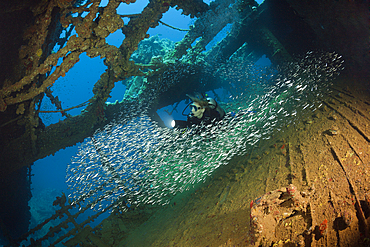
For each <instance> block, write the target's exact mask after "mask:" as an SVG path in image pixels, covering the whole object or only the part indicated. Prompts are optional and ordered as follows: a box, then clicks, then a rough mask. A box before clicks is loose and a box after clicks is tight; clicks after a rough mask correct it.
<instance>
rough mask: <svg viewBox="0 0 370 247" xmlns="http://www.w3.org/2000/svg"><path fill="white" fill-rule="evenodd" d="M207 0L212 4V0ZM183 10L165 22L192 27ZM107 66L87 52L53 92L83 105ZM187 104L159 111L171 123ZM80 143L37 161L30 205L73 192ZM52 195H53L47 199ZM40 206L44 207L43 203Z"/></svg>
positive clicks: (48, 118)
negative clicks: (69, 177) (70, 176)
mask: <svg viewBox="0 0 370 247" xmlns="http://www.w3.org/2000/svg"><path fill="white" fill-rule="evenodd" d="M106 2H107V0H106V1H103V2H102V6H104V5H105V4H106ZM204 2H206V3H209V0H208V1H204ZM257 2H262V1H257ZM147 3H148V1H145V0H138V1H137V2H136V3H135V4H130V5H124V4H122V5H121V7H120V8H119V9H118V13H119V14H136V13H139V12H141V11H142V9H143V8H144V7H145V6H146V5H147ZM180 13H181V12H180V11H177V10H175V9H173V8H171V9H170V11H168V12H167V13H165V14H164V16H163V18H162V21H163V22H165V23H167V24H169V25H172V26H175V27H178V28H183V29H188V28H189V26H190V25H192V23H193V22H194V20H192V19H190V17H189V16H184V15H181V14H180ZM124 21H125V23H127V20H124ZM229 28H230V27H229V26H228V27H226V29H225V30H222V32H220V34H219V35H218V36H217V37H216V38H215V39H214V40H213V41H212V42H211V43H212V44H215V43H216V42H218V41H220V40H221V39H222V38H223V37H224V36H225V35H226V32H227V31H228V29H229ZM72 34H73V33H72ZM149 34H150V36H154V35H159V37H160V38H168V39H170V40H172V41H174V42H177V41H180V40H181V39H182V38H183V37H184V35H185V34H186V32H181V31H177V30H173V29H171V28H169V27H166V26H164V25H162V24H160V25H159V26H158V27H156V28H155V29H150V30H149ZM123 39H124V36H123V34H122V33H121V32H120V31H118V32H116V33H113V34H111V35H109V36H108V37H107V38H106V41H107V43H109V44H111V45H115V46H119V45H120V44H121V43H122V40H123ZM269 64H270V62H269V60H268V59H267V58H266V57H262V58H261V59H260V60H259V61H258V62H257V64H256V65H259V66H265V65H269ZM105 69H106V67H105V66H104V64H103V62H102V60H101V59H100V58H99V57H97V58H93V59H91V58H89V57H87V56H86V55H85V54H82V55H81V56H80V61H79V62H78V63H77V64H76V65H75V66H74V67H73V68H72V69H71V70H70V71H69V72H68V73H67V74H66V76H65V77H61V78H60V79H58V81H56V83H55V84H54V86H53V88H52V90H53V92H54V93H53V94H54V95H55V96H56V95H57V96H58V97H59V99H60V100H61V102H62V107H63V108H64V109H66V108H69V107H73V106H76V105H79V104H81V103H83V102H85V101H87V100H88V99H90V98H91V97H92V96H93V93H92V88H93V86H94V84H95V82H96V81H98V80H99V78H100V75H101V74H102V73H103V72H104V70H105ZM125 90H126V87H125V86H124V85H123V84H122V83H121V82H117V83H116V85H115V87H114V89H113V91H112V93H111V96H112V97H111V98H109V99H108V102H115V101H116V100H118V101H121V100H122V98H123V96H124V93H125ZM215 92H216V93H217V94H218V95H223V92H222V89H218V90H215ZM189 93H192V92H189ZM208 94H209V95H210V96H211V97H212V96H213V95H212V92H208ZM223 97H225V98H224V99H223V100H224V101H227V99H226V98H227V95H223ZM185 106H186V103H185V101H182V102H180V104H179V105H178V106H177V109H179V110H178V111H177V112H176V111H174V113H173V114H172V116H169V115H168V114H167V113H166V112H165V110H171V109H172V108H173V106H167V107H165V108H162V109H160V110H158V114H159V115H160V117H161V118H162V120H163V121H164V123H165V124H166V125H167V126H169V123H170V121H171V120H172V119H173V118H176V119H185V117H184V116H182V115H181V111H182V109H183V108H184V107H185ZM82 109H83V108H78V109H74V110H72V111H69V112H68V113H70V114H72V115H77V114H79V113H80V112H81V110H82ZM41 110H55V107H54V106H53V105H51V103H50V102H48V99H47V98H46V97H45V100H44V102H43V104H42V106H41ZM41 117H42V119H43V122H44V123H45V124H46V125H49V124H53V123H57V122H58V121H60V120H63V119H64V117H62V116H61V114H59V113H43V114H42V115H41ZM80 145H81V144H77V145H75V146H73V147H68V148H65V149H63V150H60V151H58V152H56V153H55V155H51V156H48V157H46V158H43V159H40V160H38V161H36V162H35V163H34V165H33V166H32V174H33V177H32V193H33V196H34V198H33V199H32V200H33V203H32V204H30V205H31V207H34V206H35V205H36V206H37V203H34V202H35V201H38V202H39V204H40V202H44V203H45V204H47V205H43V206H42V207H49V206H50V208H51V203H52V200H53V199H54V198H55V196H56V195H58V193H59V195H60V194H61V193H62V192H64V193H65V194H66V195H67V194H68V193H69V191H67V185H66V182H65V181H66V168H67V165H68V164H71V158H72V156H74V155H76V153H77V151H78V148H79V147H80ZM48 196H49V198H46V197H48ZM40 197H43V199H45V200H40ZM38 206H39V207H40V208H42V207H41V205H38ZM35 210H37V209H35ZM31 211H32V210H31ZM51 213H52V211H50V212H49V214H50V215H51ZM50 215H49V216H50ZM33 216H35V215H33ZM35 217H36V216H35ZM37 217H38V218H34V219H33V226H34V225H35V224H37V223H39V221H41V220H43V219H45V218H46V217H47V215H44V216H43V217H42V218H40V216H37Z"/></svg>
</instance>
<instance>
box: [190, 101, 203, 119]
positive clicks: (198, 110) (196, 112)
mask: <svg viewBox="0 0 370 247" xmlns="http://www.w3.org/2000/svg"><path fill="white" fill-rule="evenodd" d="M190 110H191V115H192V116H194V117H197V118H202V116H203V113H204V111H205V108H202V107H201V106H200V105H199V104H197V103H195V102H193V103H192V104H191V105H190Z"/></svg>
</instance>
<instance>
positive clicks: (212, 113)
mask: <svg viewBox="0 0 370 247" xmlns="http://www.w3.org/2000/svg"><path fill="white" fill-rule="evenodd" d="M187 96H188V97H189V98H190V99H191V100H192V102H191V103H190V104H189V105H190V109H191V111H190V114H189V115H187V120H186V121H183V120H172V122H171V126H172V127H173V128H179V129H182V128H187V127H191V126H192V125H201V124H203V125H209V124H212V123H215V122H217V121H220V120H221V119H223V118H224V116H225V111H224V109H222V108H221V106H219V105H218V104H217V102H216V101H215V100H214V99H212V98H209V97H207V98H205V97H204V96H201V95H200V94H197V95H196V96H191V95H187ZM189 105H187V106H186V107H185V109H184V110H183V111H182V114H183V115H184V111H185V110H186V108H187V107H188V106H189Z"/></svg>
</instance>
